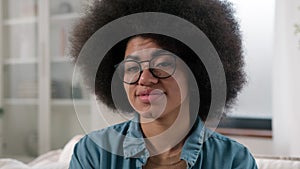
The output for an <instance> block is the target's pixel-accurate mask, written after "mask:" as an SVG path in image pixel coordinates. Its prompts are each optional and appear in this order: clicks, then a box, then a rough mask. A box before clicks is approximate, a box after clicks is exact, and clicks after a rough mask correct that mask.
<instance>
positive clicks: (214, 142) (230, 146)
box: [204, 132, 256, 169]
mask: <svg viewBox="0 0 300 169" xmlns="http://www.w3.org/2000/svg"><path fill="white" fill-rule="evenodd" d="M204 145H205V149H206V150H207V153H208V154H213V156H214V157H216V156H219V157H220V158H222V159H226V160H228V161H232V168H238V167H242V168H243V166H244V167H245V169H246V168H251V169H252V168H256V162H255V159H254V158H253V156H252V154H251V153H250V151H249V150H248V148H247V147H245V146H244V145H242V144H240V143H239V142H237V141H235V140H233V139H231V138H228V137H226V136H224V135H221V134H219V133H216V132H213V133H211V136H210V137H208V138H207V140H206V141H205V143H204Z"/></svg>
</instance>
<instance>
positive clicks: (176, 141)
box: [140, 101, 191, 155]
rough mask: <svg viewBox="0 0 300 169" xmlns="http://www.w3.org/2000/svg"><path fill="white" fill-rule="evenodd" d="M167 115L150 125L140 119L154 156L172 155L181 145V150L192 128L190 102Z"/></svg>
mask: <svg viewBox="0 0 300 169" xmlns="http://www.w3.org/2000/svg"><path fill="white" fill-rule="evenodd" d="M179 112H181V113H179ZM166 114H167V115H166V116H165V117H161V118H157V119H155V120H153V121H151V122H148V123H143V121H145V120H144V119H143V118H142V117H140V118H141V119H140V121H141V129H142V131H143V134H144V136H145V137H146V138H147V139H145V140H146V145H147V148H148V150H149V151H150V154H152V155H157V154H161V153H162V152H165V153H172V151H174V148H175V147H177V145H181V146H179V147H180V149H181V148H182V146H183V143H184V141H185V137H186V135H187V134H188V132H189V129H190V127H191V124H190V112H189V102H188V101H185V102H183V103H182V104H181V106H180V107H177V108H176V109H174V111H172V112H168V113H166Z"/></svg>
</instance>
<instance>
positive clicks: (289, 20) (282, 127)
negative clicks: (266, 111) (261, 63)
mask: <svg viewBox="0 0 300 169" xmlns="http://www.w3.org/2000/svg"><path fill="white" fill-rule="evenodd" d="M276 2H277V6H276V11H277V13H276V17H277V19H276V30H275V35H276V39H275V40H276V41H275V42H276V43H275V48H274V49H275V57H274V62H273V69H274V71H273V84H274V85H273V93H274V103H273V110H274V111H273V128H274V143H275V153H276V154H287V155H292V156H300V146H299V142H300V123H299V119H300V110H299V105H300V99H299V96H300V48H299V47H298V40H299V36H298V37H297V36H296V35H295V34H294V32H295V28H294V25H295V24H296V23H300V10H298V8H299V6H300V1H299V0H289V1H286V0H277V1H276Z"/></svg>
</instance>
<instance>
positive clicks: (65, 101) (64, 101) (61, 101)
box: [52, 99, 90, 106]
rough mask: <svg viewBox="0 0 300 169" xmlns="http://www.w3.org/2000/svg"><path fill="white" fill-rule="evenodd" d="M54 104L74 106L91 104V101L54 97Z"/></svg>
mask: <svg viewBox="0 0 300 169" xmlns="http://www.w3.org/2000/svg"><path fill="white" fill-rule="evenodd" d="M52 104H53V105H55V106H73V105H74V104H76V105H78V106H89V105H90V101H89V100H88V99H77V100H76V99H75V100H74V102H73V100H72V99H53V100H52Z"/></svg>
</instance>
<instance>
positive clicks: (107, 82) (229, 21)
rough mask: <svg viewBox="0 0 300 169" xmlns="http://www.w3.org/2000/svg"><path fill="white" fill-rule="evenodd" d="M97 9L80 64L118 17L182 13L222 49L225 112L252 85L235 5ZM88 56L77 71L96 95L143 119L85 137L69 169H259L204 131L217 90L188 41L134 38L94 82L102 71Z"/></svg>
mask: <svg viewBox="0 0 300 169" xmlns="http://www.w3.org/2000/svg"><path fill="white" fill-rule="evenodd" d="M90 8H91V9H90V11H89V12H88V13H87V15H86V16H85V17H83V19H82V20H81V22H80V23H79V25H77V27H76V28H75V30H74V32H73V39H72V51H71V52H72V56H74V58H75V61H77V60H79V55H80V51H81V50H83V49H86V48H88V47H85V48H84V47H83V46H84V44H85V43H86V42H87V40H88V39H89V38H91V37H92V35H93V34H94V33H95V32H96V31H97V30H98V29H100V28H102V27H103V26H105V24H107V23H109V22H111V21H114V20H115V19H118V18H120V17H122V16H126V15H130V14H135V13H140V12H162V13H167V14H172V15H176V16H178V17H181V18H184V19H186V20H188V21H190V22H192V23H193V24H194V25H196V26H197V27H198V28H199V29H201V30H202V31H203V32H204V33H205V34H206V35H207V36H208V38H209V39H210V40H211V42H212V44H213V45H214V47H215V48H216V51H217V52H218V54H219V56H220V60H221V62H222V65H223V68H224V73H225V75H226V86H227V88H226V91H227V95H226V103H225V107H226V108H229V107H230V106H231V105H232V103H233V101H234V99H235V97H236V95H237V93H238V91H239V90H240V89H241V87H242V85H243V83H244V82H245V80H244V73H243V71H242V66H243V60H242V55H241V53H242V52H241V41H240V35H239V30H238V25H237V23H236V22H235V20H234V18H233V14H232V9H231V7H230V4H228V3H226V2H224V1H217V0H202V1H188V0H155V1H153V0H152V1H151V0H143V1H142V0H131V1H123V0H119V1H117V0H102V1H95V2H94V4H93V5H92V6H91V7H90ZM135 26H136V27H137V29H139V28H138V26H139V25H135ZM178 29H180V27H179V28H178ZM187 34H188V32H187ZM103 40H104V39H103ZM200 45H201V44H199V46H200ZM82 53H84V52H81V55H80V57H83V58H85V59H84V61H83V62H79V63H77V66H79V67H81V68H82V71H83V74H84V76H85V77H86V83H87V85H88V86H90V87H91V88H92V90H94V92H95V94H96V96H97V97H98V98H99V99H100V100H101V101H102V102H103V103H105V104H106V105H107V106H108V107H110V108H112V109H119V110H123V111H125V112H134V113H135V114H136V116H135V118H134V119H132V120H128V121H126V122H124V123H121V124H117V125H114V126H111V127H108V128H105V129H102V130H100V131H95V132H92V133H90V134H88V135H87V136H86V137H84V138H83V139H82V140H80V141H79V143H78V144H77V145H76V147H75V149H74V154H73V156H72V160H71V163H70V168H74V169H75V168H76V169H77V168H103V169H104V168H105V169H107V168H125V169H127V168H130V169H132V168H151V169H154V168H157V169H164V168H176V169H177V168H178V169H181V168H216V169H219V168H236V169H237V168H241V169H247V168H249V169H250V168H251V169H254V168H257V167H256V164H255V160H254V159H253V157H252V155H251V154H250V152H249V151H248V150H247V149H246V148H245V147H244V146H243V145H241V144H239V143H237V142H235V141H233V140H231V139H229V138H227V137H225V136H222V135H220V134H218V133H215V132H213V131H211V130H209V129H207V128H206V127H205V125H204V123H205V122H206V121H207V120H208V116H209V112H211V111H210V109H211V100H212V97H211V95H212V91H213V87H212V84H211V81H210V77H209V73H208V72H207V71H206V67H205V65H204V64H203V62H202V61H201V59H200V58H199V56H198V55H197V54H196V53H195V52H194V51H193V50H191V48H190V47H188V46H187V45H186V44H184V43H182V42H181V41H179V40H177V39H175V38H172V37H170V36H165V35H159V34H155V33H142V34H136V35H134V36H130V37H128V38H126V39H123V40H121V41H120V42H119V43H117V44H116V45H115V46H113V47H112V48H111V49H110V50H109V51H108V52H107V53H106V54H105V57H104V58H103V60H102V62H101V64H100V66H99V67H97V68H96V69H97V70H96V71H97V73H96V77H95V78H93V77H92V78H91V77H89V76H90V75H91V74H92V73H91V72H93V71H95V66H91V65H90V64H91V63H92V62H93V61H91V60H90V58H89V56H86V55H82ZM206 57H209V56H206ZM217 76H218V75H217ZM214 79H219V78H214ZM221 82H222V79H221V80H220V83H221ZM93 87H95V88H94V89H93ZM220 87H222V86H220ZM116 94H117V95H116ZM199 96H201V99H200V98H199ZM221 110H222V107H221V106H220V107H217V108H215V109H214V110H213V111H212V112H213V113H214V114H215V115H214V116H212V117H217V116H218V115H220V114H222V113H223V112H222V111H221Z"/></svg>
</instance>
